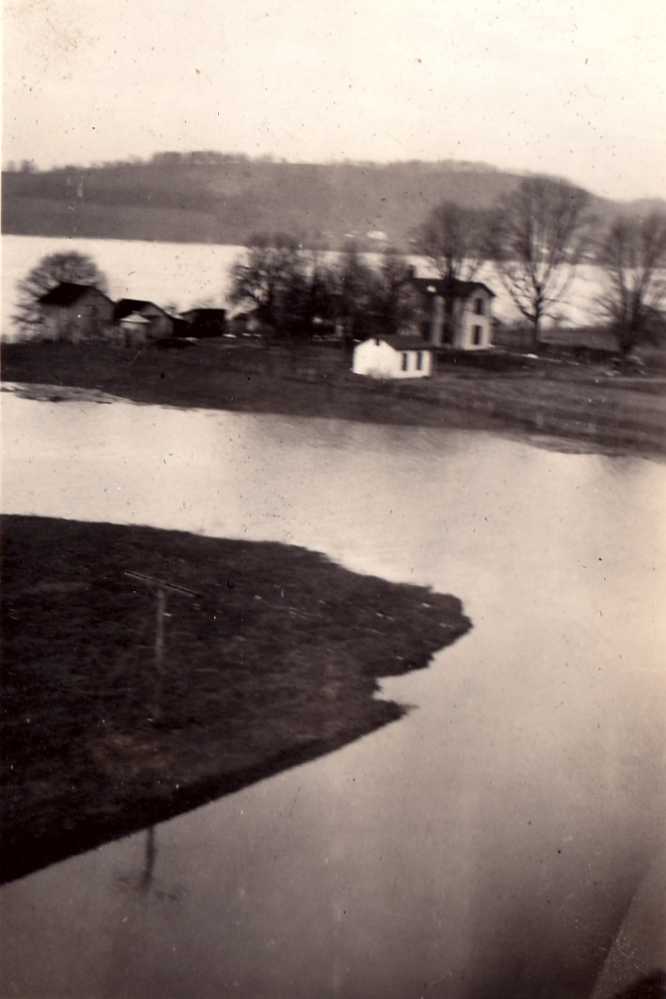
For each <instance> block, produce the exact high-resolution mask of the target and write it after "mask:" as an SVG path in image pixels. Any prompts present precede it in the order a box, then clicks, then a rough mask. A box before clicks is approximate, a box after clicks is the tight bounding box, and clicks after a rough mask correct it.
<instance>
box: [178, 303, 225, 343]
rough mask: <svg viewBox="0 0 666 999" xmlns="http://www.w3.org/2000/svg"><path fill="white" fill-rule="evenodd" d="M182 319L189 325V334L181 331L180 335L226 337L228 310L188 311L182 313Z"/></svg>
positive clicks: (203, 309) (201, 309)
mask: <svg viewBox="0 0 666 999" xmlns="http://www.w3.org/2000/svg"><path fill="white" fill-rule="evenodd" d="M180 317H181V319H184V320H185V322H186V323H188V325H189V327H190V328H189V331H188V332H187V333H185V332H182V331H179V335H184V336H194V337H209V336H224V334H225V333H226V331H227V310H226V309H205V308H198V309H188V310H187V312H181V314H180Z"/></svg>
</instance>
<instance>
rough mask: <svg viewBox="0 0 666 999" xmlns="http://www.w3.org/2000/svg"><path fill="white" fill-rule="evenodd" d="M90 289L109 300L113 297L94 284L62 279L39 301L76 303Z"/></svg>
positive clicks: (48, 303)
mask: <svg viewBox="0 0 666 999" xmlns="http://www.w3.org/2000/svg"><path fill="white" fill-rule="evenodd" d="M89 291H96V292H97V293H98V294H100V295H102V296H103V297H104V298H106V300H107V302H110V301H111V299H110V298H109V297H108V295H105V294H104V292H103V291H100V290H99V288H96V287H95V285H93V284H74V282H73V281H61V282H60V284H57V285H56V286H55V288H51V290H50V291H47V292H46V293H45V294H44V295H41V296H40V298H39V301H40V302H41V303H42V305H74V303H75V302H78V300H79V299H80V298H81V297H82V296H83V295H85V294H87V293H88V292H89Z"/></svg>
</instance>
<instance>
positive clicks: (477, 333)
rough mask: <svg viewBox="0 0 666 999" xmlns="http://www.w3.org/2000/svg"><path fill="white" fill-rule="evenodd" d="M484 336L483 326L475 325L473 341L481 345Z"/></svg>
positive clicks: (475, 344)
mask: <svg viewBox="0 0 666 999" xmlns="http://www.w3.org/2000/svg"><path fill="white" fill-rule="evenodd" d="M482 338H483V327H482V326H473V327H472V343H473V345H474V346H475V347H479V346H480V344H481V340H482Z"/></svg>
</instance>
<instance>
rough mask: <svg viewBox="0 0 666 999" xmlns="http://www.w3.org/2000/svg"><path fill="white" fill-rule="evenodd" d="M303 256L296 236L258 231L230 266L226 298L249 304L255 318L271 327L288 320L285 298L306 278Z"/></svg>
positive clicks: (290, 295) (288, 297) (280, 324)
mask: <svg viewBox="0 0 666 999" xmlns="http://www.w3.org/2000/svg"><path fill="white" fill-rule="evenodd" d="M306 271H307V266H306V260H305V255H304V253H303V251H302V249H301V247H300V244H299V242H298V240H297V239H295V238H294V237H293V236H289V235H287V234H285V233H274V234H265V233H262V234H259V235H256V236H252V237H251V238H250V240H249V241H248V248H247V250H246V251H245V253H244V254H243V256H242V257H239V258H238V259H237V260H236V261H235V262H234V264H233V265H232V268H231V291H230V295H229V298H230V300H231V301H232V302H234V303H236V304H242V303H246V304H251V305H254V307H255V308H256V309H257V312H258V314H259V318H260V319H261V320H262V321H263V322H265V323H267V324H268V325H269V326H272V327H273V328H274V329H278V330H279V329H282V327H283V326H284V324H285V322H286V321H287V320H288V315H287V313H288V311H289V299H291V298H292V297H293V294H294V289H295V288H296V287H299V288H300V287H301V286H302V285H303V283H304V282H305V280H306Z"/></svg>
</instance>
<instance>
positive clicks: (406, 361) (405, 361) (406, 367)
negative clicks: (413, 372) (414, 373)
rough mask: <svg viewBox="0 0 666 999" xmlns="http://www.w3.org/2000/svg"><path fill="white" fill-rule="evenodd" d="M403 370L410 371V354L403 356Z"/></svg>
mask: <svg viewBox="0 0 666 999" xmlns="http://www.w3.org/2000/svg"><path fill="white" fill-rule="evenodd" d="M402 370H403V371H408V370H409V354H403V355H402Z"/></svg>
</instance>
